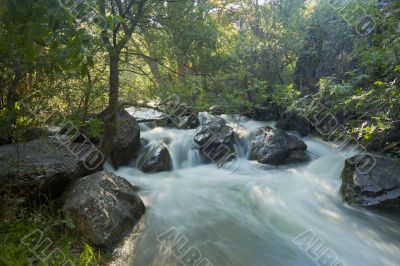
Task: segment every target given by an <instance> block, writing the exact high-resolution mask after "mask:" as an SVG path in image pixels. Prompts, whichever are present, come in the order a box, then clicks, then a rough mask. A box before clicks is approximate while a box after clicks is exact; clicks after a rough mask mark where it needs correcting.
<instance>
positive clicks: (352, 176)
mask: <svg viewBox="0 0 400 266" xmlns="http://www.w3.org/2000/svg"><path fill="white" fill-rule="evenodd" d="M368 160H369V161H368ZM363 164H364V165H363ZM374 164H375V165H374ZM340 191H341V193H342V196H343V199H344V200H345V201H346V202H348V203H350V204H353V205H358V206H363V207H373V206H378V207H397V208H399V207H400V162H399V161H398V160H394V159H387V158H375V160H374V159H372V157H363V156H356V157H353V158H350V159H349V160H347V161H346V163H345V167H344V170H343V173H342V186H341V188H340Z"/></svg>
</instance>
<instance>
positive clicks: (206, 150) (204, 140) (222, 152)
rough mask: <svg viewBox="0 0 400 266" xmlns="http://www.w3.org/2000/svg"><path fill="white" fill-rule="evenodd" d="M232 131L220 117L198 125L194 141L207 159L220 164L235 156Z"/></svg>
mask: <svg viewBox="0 0 400 266" xmlns="http://www.w3.org/2000/svg"><path fill="white" fill-rule="evenodd" d="M234 135H235V134H234V131H233V129H232V128H231V127H229V126H227V125H226V121H225V120H224V119H222V118H221V117H217V118H216V119H215V120H213V121H210V122H207V123H206V124H204V125H203V126H201V127H199V128H198V129H197V130H196V132H195V134H194V138H193V140H194V143H195V144H196V146H197V148H198V149H199V150H200V152H201V154H202V155H204V157H205V158H206V160H207V161H210V162H213V163H217V164H218V165H222V164H224V163H225V162H227V161H229V160H232V159H233V158H235V157H236V155H235V149H234V141H235V140H234Z"/></svg>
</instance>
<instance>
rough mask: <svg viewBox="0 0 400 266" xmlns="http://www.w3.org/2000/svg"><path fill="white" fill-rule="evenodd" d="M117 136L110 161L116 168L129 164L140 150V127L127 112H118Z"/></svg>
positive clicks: (113, 142) (113, 141) (111, 150)
mask: <svg viewBox="0 0 400 266" xmlns="http://www.w3.org/2000/svg"><path fill="white" fill-rule="evenodd" d="M116 119H117V134H116V137H115V138H114V139H113V140H112V144H111V145H112V147H111V149H110V154H109V155H110V159H111V163H112V165H113V167H114V168H116V169H117V168H118V167H119V166H121V165H124V164H126V163H128V162H129V161H130V160H131V159H132V158H134V157H135V156H136V155H137V154H138V152H139V150H140V127H139V124H138V123H137V122H136V120H135V118H133V117H132V116H131V115H130V114H129V113H128V112H127V111H125V110H124V109H122V108H121V109H120V110H119V111H118V112H117V116H116Z"/></svg>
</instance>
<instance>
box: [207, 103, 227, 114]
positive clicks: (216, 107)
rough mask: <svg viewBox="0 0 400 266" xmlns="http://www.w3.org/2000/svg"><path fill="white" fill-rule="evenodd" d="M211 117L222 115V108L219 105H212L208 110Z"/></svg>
mask: <svg viewBox="0 0 400 266" xmlns="http://www.w3.org/2000/svg"><path fill="white" fill-rule="evenodd" d="M208 112H209V113H210V114H211V115H222V114H223V113H224V108H222V106H220V105H213V106H211V107H210V108H209V109H208Z"/></svg>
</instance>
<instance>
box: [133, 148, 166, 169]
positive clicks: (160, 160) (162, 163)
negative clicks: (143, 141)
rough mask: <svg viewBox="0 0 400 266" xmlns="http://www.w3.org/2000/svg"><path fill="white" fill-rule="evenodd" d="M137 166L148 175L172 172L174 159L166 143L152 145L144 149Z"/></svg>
mask: <svg viewBox="0 0 400 266" xmlns="http://www.w3.org/2000/svg"><path fill="white" fill-rule="evenodd" d="M137 166H138V168H139V169H140V170H142V171H143V172H146V173H155V172H162V171H170V170H172V159H171V155H170V154H169V151H168V147H167V145H166V144H165V143H164V142H160V143H158V144H152V145H149V146H147V147H145V148H144V150H143V151H142V154H141V156H140V157H139V159H138V162H137Z"/></svg>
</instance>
